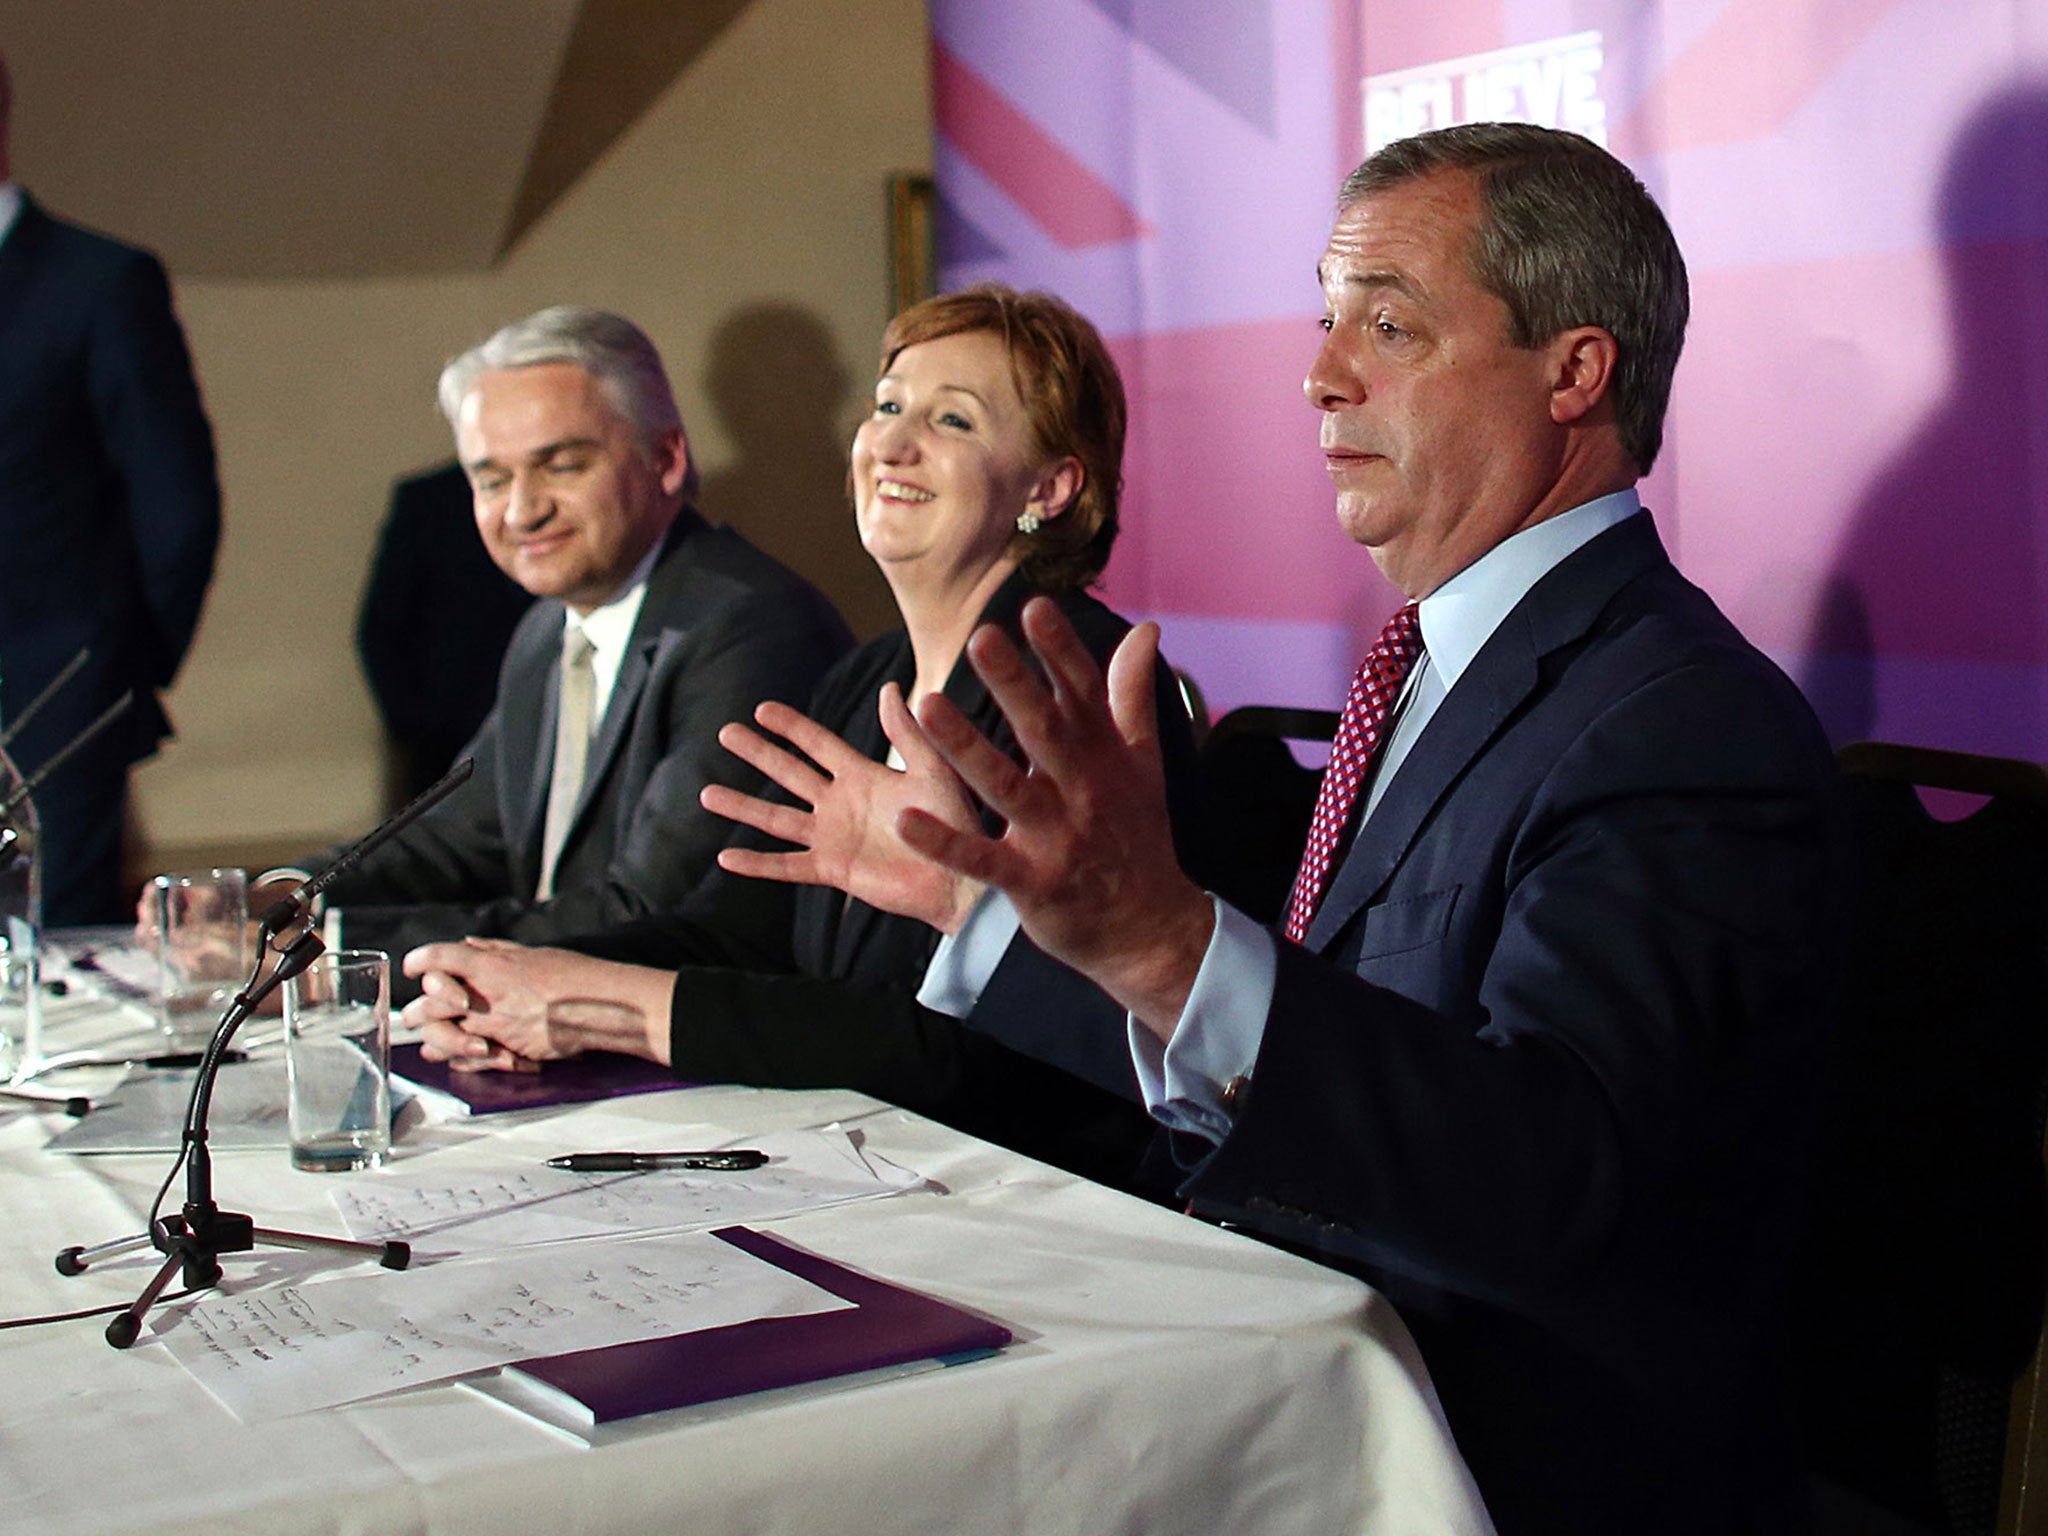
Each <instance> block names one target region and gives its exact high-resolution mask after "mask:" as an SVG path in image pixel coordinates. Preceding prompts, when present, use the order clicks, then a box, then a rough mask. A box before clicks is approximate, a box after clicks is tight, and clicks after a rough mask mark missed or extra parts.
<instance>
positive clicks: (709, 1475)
mask: <svg viewBox="0 0 2048 1536" xmlns="http://www.w3.org/2000/svg"><path fill="white" fill-rule="evenodd" d="M80 1007H81V1005H79V1004H78V1003H77V1002H76V1001H75V1000H74V1001H73V1002H72V1003H70V1004H67V1005H63V1006H60V1007H59V1008H58V1010H57V1012H56V1016H54V1017H53V1020H52V1025H51V1039H50V1044H51V1047H52V1048H53V1049H54V1048H56V1047H59V1046H62V1045H65V1044H68V1043H71V1041H72V1039H74V1038H79V1037H82V1034H83V1033H84V1032H87V1031H86V1026H85V1024H84V1023H83V1022H82V1021H83V1014H82V1013H81V1012H80ZM67 1013H68V1014H69V1019H68V1023H69V1025H70V1027H71V1030H72V1033H70V1034H67V1032H66V1029H67V1017H66V1016H67ZM621 1112H626V1113H630V1114H631V1115H633V1116H634V1117H636V1118H639V1119H642V1120H644V1121H645V1123H646V1139H645V1140H644V1141H643V1142H641V1143H639V1144H640V1145H643V1146H658V1145H662V1144H664V1143H665V1142H666V1140H667V1139H668V1134H672V1133H669V1132H668V1131H667V1128H670V1127H675V1126H680V1125H686V1124H687V1125H704V1124H711V1125H718V1126H723V1127H727V1128H729V1129H730V1130H731V1131H732V1132H733V1133H734V1134H747V1133H754V1134H758V1133H761V1132H766V1131H770V1130H778V1129H785V1128H793V1127H799V1126H813V1125H823V1124H826V1123H830V1122H835V1121H836V1122H841V1123H846V1124H852V1125H857V1126H858V1127H859V1128H860V1130H861V1131H862V1133H863V1134H864V1135H865V1136H866V1138H867V1139H868V1143H869V1145H871V1146H872V1147H873V1148H874V1149H875V1150H876V1151H878V1152H880V1153H881V1154H882V1155H884V1156H886V1157H888V1158H890V1159H891V1160H893V1161H895V1162H897V1163H900V1164H902V1165H904V1166H907V1167H910V1168H913V1169H915V1170H917V1171H918V1172H919V1173H921V1174H924V1175H925V1176H927V1177H928V1178H930V1179H931V1180H933V1181H935V1182H936V1183H937V1185H938V1186H940V1188H939V1190H938V1191H933V1192H919V1193H914V1194H910V1195H905V1196H901V1197H897V1198H892V1199H887V1200H881V1201H875V1202H870V1203H868V1204H864V1205H857V1206H850V1207H845V1208H841V1209H838V1210H832V1211H824V1212H819V1213H815V1214H812V1215H808V1216H803V1217H799V1218H796V1219H793V1220H789V1221H785V1222H779V1223H776V1224H775V1225H774V1226H773V1227H772V1229H771V1230H773V1231H775V1232H776V1233H777V1234H778V1235H781V1236H783V1237H786V1238H788V1239H789V1240H791V1241H793V1242H796V1243H798V1244H800V1245H802V1246H805V1247H808V1248H811V1249H813V1250H815V1251H817V1252H820V1253H824V1254H826V1255H829V1256H830V1257H833V1258H836V1259H839V1260H841V1261H843V1262H845V1263H848V1264H852V1265H855V1266H857V1267H859V1268H861V1269H864V1270H866V1271H868V1272H870V1273H873V1274H876V1275H879V1276H882V1277H884V1278H887V1279H890V1280H894V1281H897V1282H900V1283H903V1284H907V1285H911V1286H915V1287H918V1288H920V1289H922V1290H925V1291H928V1292H930V1293H932V1294H934V1295H937V1296H940V1297H943V1298H945V1299H946V1300H949V1301H952V1302H955V1303H958V1304H961V1305H964V1306H966V1307H969V1308H972V1309H975V1310H978V1311H980V1312H983V1313H985V1314H987V1315H989V1316H992V1317H995V1318H997V1319H999V1320H1001V1321H1002V1322H1003V1323H1005V1324H1006V1325H1008V1326H1009V1327H1010V1328H1011V1329H1012V1330H1013V1331H1014V1332H1015V1333H1016V1335H1017V1338H1018V1342H1017V1343H1016V1344H1015V1345H1013V1346H1012V1347H1011V1348H1009V1349H1008V1350H1005V1351H1004V1352H1003V1353H1002V1354H1001V1355H1000V1356H998V1357H996V1358H994V1359H990V1360H986V1361H981V1362H977V1363H975V1364H971V1365H966V1366H960V1367H956V1368H952V1369H947V1370H937V1371H929V1372H923V1373H919V1374H914V1375H908V1376H900V1377H891V1378H887V1379H873V1380H869V1381H865V1382H859V1383H856V1384H853V1385H841V1386H839V1387H837V1388H836V1389H824V1388H817V1389H800V1390H796V1391H793V1392H786V1393H778V1394H774V1395H773V1396H772V1397H771V1398H769V1399H764V1400H754V1401H747V1400H740V1401H736V1402H731V1403H726V1404H722V1405H714V1406H711V1407H707V1408H702V1409H695V1410H686V1411H684V1412H681V1413H675V1414H664V1415H657V1416H653V1417H650V1418H646V1419H641V1420H637V1421H633V1422H632V1423H630V1424H628V1425H625V1426H620V1427H618V1428H616V1429H614V1430H612V1431H609V1432H607V1433H606V1434H604V1435H601V1436H600V1438H599V1443H597V1444H596V1445H594V1446H590V1447H584V1446H581V1445H577V1444H572V1443H570V1442H568V1441H567V1440H565V1439H564V1438H563V1437H561V1436H560V1435H559V1434H557V1433H555V1432H553V1431H550V1430H547V1429H544V1428H542V1427H540V1426H539V1425H538V1424H536V1423H534V1422H532V1421H530V1420H527V1419H526V1418H524V1417H522V1416H519V1415H516V1414H513V1413H512V1412H510V1411H508V1410H506V1409H503V1408H501V1407H498V1406H495V1405H493V1404H491V1403H489V1402H486V1401H484V1400H483V1399H481V1398H479V1397H477V1396H476V1395H474V1394H471V1393H469V1392H466V1391H464V1390H462V1389H460V1388H458V1387H453V1386H443V1387H434V1388H427V1389H423V1390H420V1391H416V1392H412V1393H408V1394H404V1395H401V1396H398V1397H394V1398H388V1399H384V1400H381V1401H378V1402H374V1403H369V1404H362V1405H358V1406H355V1407H351V1408H346V1409H341V1410H336V1411H330V1412H323V1413H319V1414H312V1415H305V1416H301V1417H298V1418H292V1419H285V1420H280V1421H275V1422H271V1423H267V1424H256V1425H247V1426H245V1425H242V1424H240V1423H238V1422H237V1421H236V1420H235V1419H234V1418H233V1417H232V1416H231V1415H229V1414H228V1413H227V1412H226V1411H225V1410H224V1409H222V1408H220V1407H219V1406H218V1405H216V1404H215V1402H214V1401H213V1400H212V1399H211V1398H210V1397H209V1396H207V1394H206V1393H205V1392H203V1391H202V1390H201V1389H200V1388H199V1386H198V1385H197V1384H196V1383H195V1382H194V1381H193V1380H192V1379H191V1378H189V1377H188V1376H187V1375H186V1374H185V1372H184V1371H183V1370H182V1369H181V1368H180V1367H179V1366H178V1365H176V1364H175V1363H174V1362H173V1361H172V1360H171V1359H170V1357H169V1354H168V1353H167V1352H166V1351H165V1350H164V1349H163V1348H162V1347H161V1346H157V1345H141V1346H138V1347H137V1348H135V1349H132V1350H129V1351H126V1352H121V1351H116V1350H114V1349H112V1348H111V1347H109V1346H108V1345H107V1344H106V1342H105V1341H104V1339H103V1337H102V1329H103V1327H104V1319H92V1320H86V1321H79V1322H69V1323H61V1324H55V1325H50V1326H44V1327H40V1328H33V1329H23V1330H15V1331H7V1332H0V1531H6V1532H8V1533H10V1536H32V1533H44V1532H48V1533H51V1536H91V1533H97V1532H111V1531H142V1530H151V1531H166V1532H171V1531H190V1532H202V1531H204V1532H224V1531H248V1532H263V1533H266V1536H271V1533H279V1532H335V1533H342V1532H347V1533H356V1532H363V1533H370V1532H405V1533H416V1532H431V1533H463V1532H476V1533H490V1536H505V1533H513V1532H527V1531H530V1532H536V1533H547V1536H567V1533H575V1536H600V1533H608V1532H619V1533H628V1532H647V1531H670V1530H673V1531H689V1532H691V1533H726V1532H732V1533H740V1532H744V1533H747V1536H770V1533H781V1532H788V1533H791V1536H797V1533H804V1536H811V1533H824V1532H835V1533H869V1532H929V1533H933V1536H941V1533H943V1536H972V1533H978V1532H991V1533H994V1532H1010V1533H1020V1532H1030V1533H1032V1536H1050V1533H1060V1532H1073V1533H1076V1536H1080V1533H1087V1536H1102V1533H1108V1532H1131V1533H1141V1532H1142V1533H1145V1536H1171V1533H1177V1532H1185V1533H1187V1536H1218V1533H1230V1536H1249V1533H1257V1532H1267V1531H1271V1532H1288V1533H1301V1532H1309V1533H1337V1532H1386V1533H1410V1532H1414V1533H1420V1532H1484V1531H1486V1530H1488V1529H1489V1527H1488V1525H1487V1522H1486V1517H1485V1515H1484V1513H1483V1511H1482V1510H1481V1508H1480V1506H1479V1503H1478V1500H1477V1498H1476V1496H1475V1495H1474V1493H1473V1491H1472V1489H1471V1484H1470V1480H1469V1477H1468V1475H1467V1474H1466V1472H1465V1469H1464V1466H1463V1463H1462V1462H1461V1461H1460V1460H1459V1458H1458V1455H1457V1453H1456V1450H1455V1449H1454V1448H1453V1446H1452V1444H1451V1442H1450V1439H1449V1437H1448V1436H1447V1434H1446V1433H1445V1431H1444V1429H1443V1426H1442V1423H1441V1420H1440V1418H1439V1415H1438V1412H1437V1409H1436V1406H1435V1399H1434V1396H1433V1394H1432V1393H1431V1391H1430V1387H1429V1384H1428V1380H1427V1377H1426V1375H1425V1373H1424V1371H1423V1368H1422V1365H1421V1363H1420V1360H1419V1359H1418V1357H1417V1355H1416V1352H1415V1349H1414V1346H1413V1345H1412V1343H1411V1342H1410V1341H1409V1339H1408V1336H1407V1334H1406V1332H1405V1330H1404V1329H1403V1328H1402V1326H1401V1324H1400V1322H1399V1320H1398V1319H1397V1318H1396V1317H1395V1316H1394V1314H1393V1312H1392V1310H1391V1309H1390V1308H1389V1307H1388V1306H1387V1305H1386V1303H1385V1302H1384V1301H1382V1300H1381V1299H1380V1298H1379V1297H1378V1296H1377V1295H1375V1294H1374V1293H1373V1292H1372V1291H1370V1290H1369V1289H1367V1288H1366V1287H1365V1286H1363V1285H1360V1284H1358V1283H1357V1282H1355V1281H1353V1280H1351V1279H1348V1278H1346V1277H1344V1276H1342V1275H1339V1274H1336V1273H1333V1272H1331V1271H1329V1270H1325V1269H1321V1268H1319V1267H1317V1266H1315V1265H1312V1264H1308V1263H1305V1262H1303V1261H1301V1260H1298V1259H1295V1258H1293V1257H1290V1256H1288V1255H1286V1254H1282V1253H1279V1252H1276V1251H1274V1250H1272V1249H1269V1248H1267V1247H1265V1246H1263V1245H1261V1244H1258V1243H1255V1242H1252V1241H1249V1240H1247V1239H1245V1238H1242V1237H1239V1236H1236V1235H1233V1234H1231V1233H1228V1232H1223V1231H1219V1230H1216V1229H1215V1228H1212V1227H1209V1226H1206V1225H1204V1224H1202V1223H1200V1222H1197V1221H1194V1220H1191V1219H1189V1218H1186V1217H1183V1216H1180V1215H1177V1214H1174V1213H1173V1212H1170V1211H1166V1210H1162V1209H1159V1208H1156V1207H1153V1206H1149V1205H1146V1204H1144V1203H1142V1202H1139V1201H1136V1200H1133V1199H1130V1198H1128V1197H1125V1196H1122V1195H1118V1194H1115V1193H1113V1192H1111V1191H1108V1190H1106V1189H1102V1188H1100V1187H1098V1186H1095V1185H1091V1184H1088V1183H1086V1182H1084V1181H1081V1180H1078V1179H1074V1178H1072V1177H1069V1176H1067V1175H1065V1174H1062V1173H1058V1172H1056V1171H1054V1170H1052V1169H1049V1168H1047V1167H1045V1166H1044V1165H1042V1164H1038V1163H1034V1162H1031V1161H1029V1160H1027V1159H1024V1158H1021V1157H1018V1156H1016V1155H1014V1154H1011V1153H1008V1152H1005V1151H1002V1150H999V1149H997V1148H994V1147H991V1146H989V1145H987V1144H985V1143H981V1142H977V1141H974V1140H972V1139H971V1138H968V1137H965V1136H962V1135H960V1134H958V1133H956V1132H953V1131H950V1130H947V1129H945V1128H943V1127H940V1126H937V1125H935V1124H933V1123H931V1122H929V1121H926V1120H923V1119H920V1118H919V1117H917V1116H915V1115H912V1114H909V1113H906V1112H904V1111H902V1110H897V1109H893V1108H889V1107H886V1106H882V1105H878V1104H877V1103H875V1101H873V1100H871V1099H867V1098H865V1097H863V1096H861V1095H858V1094H853V1093H841V1092H813V1093H780V1092H771V1091H765V1090H756V1089H742V1088H701V1089H691V1090H685V1091H678V1092H670V1093H657V1094H651V1095H646V1096H644V1097H640V1098H637V1099H633V1100H630V1101H615V1102H614V1103H613V1104H612V1105H610V1106H607V1108H606V1109H605V1111H604V1113H606V1114H617V1113H621ZM590 1113H591V1112H590V1111H588V1110H563V1111H552V1112H548V1111H543V1112H536V1113H529V1114H526V1115H521V1116H518V1117H516V1118H515V1120H514V1122H513V1123H515V1124H516V1127H517V1137H516V1140H515V1141H507V1142H505V1145H506V1147H507V1152H508V1166H511V1165H512V1161H511V1158H512V1152H513V1149H514V1147H515V1146H517V1161H518V1163H519V1164H520V1165H525V1164H528V1163H530V1159H531V1155H532V1147H533V1146H534V1145H536V1144H538V1143H540V1142H552V1143H553V1149H554V1150H572V1149H576V1148H578V1147H580V1146H581V1145H582V1141H581V1140H580V1138H579V1137H578V1136H577V1134H576V1122H577V1117H578V1116H579V1115H588V1114H590ZM507 1120H508V1117H490V1118H489V1119H478V1120H474V1121H470V1122H467V1123H466V1124H458V1125H447V1126H442V1127H438V1128H432V1129H429V1130H427V1131H424V1132H421V1133H418V1134H416V1135H415V1136H413V1137H412V1138H410V1139H408V1140H406V1141H404V1142H402V1143H401V1144H400V1146H399V1147H398V1149H397V1159H396V1162H395V1166H399V1167H403V1166H405V1164H406V1163H407V1162H408V1161H409V1160H411V1159H414V1158H418V1157H420V1156H423V1155H426V1154H427V1153H428V1152H430V1151H432V1150H433V1149H435V1148H436V1147H443V1146H447V1145H450V1144H452V1143H456V1142H463V1141H466V1140H468V1139H469V1138H473V1137H477V1136H488V1135H493V1134H494V1127H495V1128H497V1129H498V1130H502V1129H503V1128H504V1127H505V1126H506V1124H507ZM64 1123H65V1122H64V1119H63V1117H62V1116H61V1115H45V1114H41V1113H35V1112H16V1111H11V1110H6V1109H0V1212H4V1219H5V1232H6V1238H5V1243H4V1245H0V1254H4V1257H0V1297H4V1300H0V1313H4V1314H5V1315H6V1316H9V1317H14V1316H21V1315H25V1314H30V1313H41V1312H54V1311H58V1310H68V1309H72V1308H78V1307H84V1306H89V1305H93V1304H95V1303H99V1302H106V1301H119V1300H126V1299H128V1298H130V1297H132V1296H133V1294H134V1293H135V1292H136V1291H137V1290H138V1289H139V1288H140V1286H141V1283H142V1281H143V1279H144V1278H145V1277H146V1275H147V1274H148V1273H149V1272H150V1270H151V1269H153V1267H154V1265H155V1263H156V1262H157V1260H158V1256H157V1255H156V1254H155V1253H154V1252H153V1251H145V1252H143V1253H141V1254H137V1255H134V1256H132V1257H128V1258H124V1259H121V1260H118V1261H111V1262H109V1263H107V1264H105V1265H103V1266H100V1267H96V1268H94V1269H93V1270H91V1271H89V1272H88V1273H87V1274H85V1275H83V1276H79V1277H76V1278H71V1279H65V1278H63V1277H60V1276H59V1275H58V1274H57V1273H56V1272H55V1270H54V1268H53V1266H52V1262H51V1261H52V1257H53V1255H54V1254H55V1253H56V1252H57V1250H59V1249H60V1248H63V1247H66V1246H69V1245H71V1244H75V1243H94V1242H99V1241H102V1240H104V1239H106V1238H109V1237H113V1236H118V1235H121V1234H124V1233H128V1232H132V1231H136V1230H139V1229H140V1226H141V1217H142V1213H143V1211H144V1210H146V1208H147V1206H148V1202H149V1199H150V1196H151V1194H152V1193H153V1192H154V1189H155V1186H156V1184H157V1183H158V1181H159V1180H161V1178H162V1177H163V1175H164V1173H165V1171H166V1169H167V1166H168V1163H167V1160H166V1159H164V1158H162V1157H140V1156H123V1157H91V1158H81V1157H64V1156H60V1155H57V1154H54V1153H51V1152H48V1151H46V1150H44V1148H43V1142H44V1141H45V1139H46V1138H47V1136H48V1135H49V1134H50V1132H51V1131H52V1130H54V1129H57V1128H60V1127H61V1126H62V1125H63V1124H64ZM522 1144H523V1145H522ZM341 1177H352V1178H374V1177H377V1175H375V1174H358V1175H348V1176H340V1175H321V1174H309V1173H298V1172H295V1171H294V1170H292V1169H291V1168H290V1167H289V1166H288V1164H287V1161H286V1157H285V1154H284V1153H283V1152H281V1151H245V1152H223V1153H217V1154H216V1157H215V1187H216V1197H217V1199H218V1200H219V1203H220V1204H221V1205H222V1206H224V1207H226V1208H228V1209H233V1210H241V1211H249V1212H252V1213H254V1214H256V1215H257V1217H258V1219H259V1221H267V1222H269V1223H271V1224H274V1225H278V1226H283V1227H296V1228H301V1229H304V1230H312V1231H331V1232H336V1233H339V1232H340V1230H341V1227H340V1223H339V1222H338V1220H337V1219H336V1216H335V1212H334V1208H333V1205H332V1202H331V1200H330V1198H329V1192H330V1190H331V1189H332V1188H333V1187H334V1183H335V1180H336V1179H338V1178H341ZM182 1195H183V1185H182V1180H181V1182H180V1184H179V1185H178V1186H176V1187H174V1188H173V1190H172V1194H171V1197H170V1201H169V1203H168V1207H167V1208H169V1209H175V1208H176V1205H177V1203H178V1201H179V1200H180V1199H182ZM224 1262H225V1264H226V1266H227V1268H228V1271H229V1275H230V1277H231V1280H232V1281H233V1283H234V1284H235V1285H236V1287H237V1288H238V1289H241V1288H245V1287H246V1286H247V1285H248V1284H250V1283H252V1282H253V1281H255V1280H256V1279H258V1278H259V1277H262V1276H265V1275H278V1274H293V1275H302V1274H304V1273H306V1272H307V1270H306V1265H307V1264H308V1262H309V1261H308V1259H307V1258H306V1257H305V1256H301V1255H286V1254H282V1253H279V1252H277V1251H263V1252H259V1253H257V1254H256V1255H253V1256H251V1255H242V1256H231V1257H229V1258H227V1259H226V1260H225V1261H224ZM312 1262H314V1263H315V1264H316V1265H319V1266H325V1267H323V1268H321V1269H320V1271H319V1272H322V1273H326V1272H330V1271H331V1270H332V1268H333V1266H334V1262H335V1261H333V1260H325V1259H323V1260H317V1261H312ZM359 1267H360V1266H359ZM176 1305H177V1304H173V1306H172V1309H171V1310H172V1311H173V1312H175V1309H176Z"/></svg>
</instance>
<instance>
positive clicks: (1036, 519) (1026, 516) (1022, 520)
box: [1017, 507, 1045, 533]
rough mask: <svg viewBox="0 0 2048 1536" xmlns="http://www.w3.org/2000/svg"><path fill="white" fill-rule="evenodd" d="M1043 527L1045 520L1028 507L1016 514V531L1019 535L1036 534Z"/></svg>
mask: <svg viewBox="0 0 2048 1536" xmlns="http://www.w3.org/2000/svg"><path fill="white" fill-rule="evenodd" d="M1044 526H1045V519H1044V518H1042V517H1040V516H1039V515H1038V514H1037V513H1036V512H1034V511H1033V510H1032V509H1031V508H1029V507H1026V508H1025V509H1024V510H1023V511H1022V512H1019V513H1018V514H1017V531H1018V532H1019V533H1036V532H1038V530H1039V529H1041V528H1043V527H1044Z"/></svg>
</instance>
